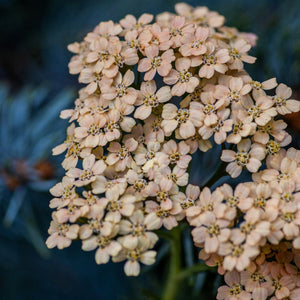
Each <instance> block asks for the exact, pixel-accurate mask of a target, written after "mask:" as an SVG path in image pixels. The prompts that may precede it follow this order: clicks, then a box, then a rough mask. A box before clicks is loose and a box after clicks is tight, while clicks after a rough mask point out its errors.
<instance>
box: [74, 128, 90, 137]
mask: <svg viewBox="0 0 300 300" xmlns="http://www.w3.org/2000/svg"><path fill="white" fill-rule="evenodd" d="M74 135H75V137H77V138H79V139H82V138H85V137H86V136H87V135H88V132H87V128H86V127H77V128H75V130H74Z"/></svg>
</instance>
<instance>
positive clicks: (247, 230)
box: [241, 223, 255, 234]
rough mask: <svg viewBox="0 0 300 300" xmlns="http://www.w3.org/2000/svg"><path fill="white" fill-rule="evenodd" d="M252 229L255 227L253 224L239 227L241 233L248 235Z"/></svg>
mask: <svg viewBox="0 0 300 300" xmlns="http://www.w3.org/2000/svg"><path fill="white" fill-rule="evenodd" d="M254 228H255V226H254V225H253V224H251V223H246V224H243V225H242V226H241V232H243V233H246V234H247V233H250V232H251V231H252V230H253V229H254Z"/></svg>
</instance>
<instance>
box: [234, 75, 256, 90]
mask: <svg viewBox="0 0 300 300" xmlns="http://www.w3.org/2000/svg"><path fill="white" fill-rule="evenodd" d="M229 87H230V89H231V90H235V91H240V90H241V89H242V87H243V80H242V78H239V77H233V78H231V79H230V81H229ZM250 88H251V86H250Z"/></svg>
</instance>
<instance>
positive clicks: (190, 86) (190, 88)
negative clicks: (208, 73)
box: [186, 77, 199, 93]
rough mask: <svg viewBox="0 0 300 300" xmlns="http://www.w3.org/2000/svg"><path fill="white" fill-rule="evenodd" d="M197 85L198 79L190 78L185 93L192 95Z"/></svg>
mask: <svg viewBox="0 0 300 300" xmlns="http://www.w3.org/2000/svg"><path fill="white" fill-rule="evenodd" d="M198 85H199V79H198V78H196V77H192V78H190V80H189V82H188V83H187V84H186V92H187V93H193V92H194V90H195V88H196V87H197V86H198Z"/></svg>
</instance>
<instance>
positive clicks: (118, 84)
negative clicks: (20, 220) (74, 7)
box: [46, 3, 300, 300]
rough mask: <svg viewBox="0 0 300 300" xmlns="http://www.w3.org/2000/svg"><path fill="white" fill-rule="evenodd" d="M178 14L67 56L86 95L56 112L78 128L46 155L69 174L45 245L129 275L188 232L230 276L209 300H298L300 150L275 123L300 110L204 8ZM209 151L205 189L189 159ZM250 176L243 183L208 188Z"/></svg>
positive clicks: (133, 24)
mask: <svg viewBox="0 0 300 300" xmlns="http://www.w3.org/2000/svg"><path fill="white" fill-rule="evenodd" d="M176 11H177V13H178V15H173V14H170V13H163V14H161V15H158V16H157V17H156V22H154V23H153V24H150V23H151V22H152V19H153V16H152V15H149V14H143V15H142V16H141V17H140V18H138V19H136V18H135V17H134V16H132V15H127V16H126V17H125V18H124V19H122V20H121V21H120V23H119V24H118V23H117V24H115V23H113V22H112V21H109V22H101V23H100V24H99V25H98V26H97V27H96V28H95V29H94V31H93V32H92V33H90V34H88V35H87V36H86V38H84V40H83V42H81V43H75V44H72V45H71V46H70V47H69V49H70V50H71V51H72V52H74V53H75V56H74V58H72V59H71V62H70V64H69V68H70V73H72V74H79V81H80V82H81V83H83V84H85V85H86V86H85V87H84V88H83V89H81V90H80V92H79V96H78V97H79V98H78V99H76V101H75V108H74V109H71V110H65V111H63V112H62V117H63V118H70V122H73V123H72V124H71V125H70V126H69V128H68V129H67V139H66V141H65V142H64V144H61V145H58V146H57V147H55V148H54V150H53V152H54V154H60V153H62V152H64V151H67V153H66V156H65V160H64V162H63V167H64V168H65V169H66V176H65V177H63V179H62V182H60V183H58V184H56V185H55V186H54V187H53V188H52V189H51V193H52V195H53V196H54V197H55V198H54V199H52V200H51V202H50V206H51V208H53V209H55V212H53V221H52V222H51V226H50V229H49V234H50V237H49V238H48V239H47V242H46V243H47V245H48V247H50V248H53V247H55V246H57V247H58V248H59V249H62V248H65V247H68V246H69V245H70V244H71V242H72V241H73V240H75V239H80V240H82V249H83V250H84V251H92V250H96V253H95V260H96V263H97V264H103V263H107V262H108V261H109V260H110V259H112V261H113V262H119V261H125V265H124V271H125V273H126V274H127V275H128V276H137V275H138V274H139V273H140V263H142V264H146V265H151V264H153V263H154V262H155V257H156V250H153V249H154V247H156V242H157V241H158V239H159V236H160V234H161V235H168V233H166V232H165V231H168V230H172V229H174V230H173V233H174V234H175V233H176V232H177V231H176V230H180V228H181V226H182V223H185V224H188V225H189V226H190V227H191V228H192V229H191V235H192V238H193V241H194V245H195V247H196V248H199V250H200V251H199V252H200V254H199V257H200V258H201V259H202V260H203V261H204V263H205V264H206V265H207V266H218V272H219V273H220V274H221V275H224V274H225V276H224V279H225V283H226V285H224V286H221V287H220V288H219V289H218V294H217V299H220V300H221V299H226V300H227V299H228V300H233V299H255V300H264V299H299V296H297V293H298V292H299V286H300V280H299V278H298V274H299V268H300V264H299V249H300V238H299V232H300V228H299V227H300V205H299V203H300V198H299V197H300V196H299V195H300V181H299V178H300V151H299V150H296V149H294V148H290V149H289V150H287V151H286V150H285V149H284V147H285V146H287V145H288V144H289V143H290V142H291V136H290V135H289V134H288V133H287V132H286V131H285V129H286V127H287V125H286V123H285V122H284V121H283V120H280V119H279V115H285V114H288V113H290V112H297V111H299V110H300V106H299V102H298V101H296V100H292V99H290V97H291V94H292V91H291V89H290V88H289V87H287V86H286V85H284V84H279V85H278V86H277V82H276V79H275V78H272V79H269V80H266V81H263V82H261V83H260V82H258V81H255V80H253V79H252V78H251V77H250V76H249V75H248V73H247V72H246V71H245V70H244V63H254V62H255V58H254V57H252V56H250V55H249V54H248V51H250V49H251V47H252V46H254V45H255V40H256V37H255V36H254V35H252V34H247V33H240V32H238V31H237V30H236V29H235V28H229V27H224V26H223V24H224V17H223V16H220V15H219V14H218V13H216V12H210V11H209V10H208V9H207V8H206V7H196V8H193V7H191V6H189V5H187V4H184V3H179V4H177V5H176ZM274 88H276V90H275V95H268V94H267V92H268V91H270V90H272V89H274ZM217 145H221V146H219V148H220V147H222V153H221V156H220V160H221V161H222V162H221V163H220V166H219V168H220V169H219V170H218V171H217V172H216V174H214V176H212V177H211V178H210V179H209V180H208V181H207V184H206V185H207V186H202V187H201V188H200V187H199V186H197V185H196V184H195V178H193V177H192V176H191V174H190V169H191V167H195V166H194V165H193V159H192V158H193V157H192V154H194V153H195V152H197V151H202V152H206V151H213V150H210V149H211V148H217ZM216 153H217V152H214V153H213V155H214V156H215V157H214V160H215V159H218V158H217V154H216ZM224 162H225V163H228V164H224ZM192 165H193V166H192ZM224 165H225V166H226V167H224ZM196 168H201V166H196ZM244 170H247V171H249V172H250V173H252V181H251V182H243V183H240V184H238V185H236V186H235V188H233V187H231V186H230V185H228V184H226V183H225V184H223V185H221V186H219V187H216V188H214V189H213V190H212V189H211V187H212V185H214V184H216V183H217V182H218V180H219V179H220V177H222V176H223V175H224V173H225V172H227V173H228V174H229V175H230V176H231V177H232V178H237V177H239V176H240V175H241V174H243V171H244ZM216 178H217V180H216V181H214V182H213V180H215V179H216ZM189 180H192V181H193V183H194V184H190V183H189ZM223 182H224V181H223ZM78 187H80V189H78ZM176 227H177V228H176ZM173 233H172V234H173ZM172 234H171V235H172ZM178 246H180V245H178ZM281 248H282V249H283V250H282V249H281ZM282 253H286V254H287V256H284V255H283V254H282ZM179 277H180V276H179ZM179 277H178V278H179ZM178 280H179V279H178ZM268 297H269V298H268Z"/></svg>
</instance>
